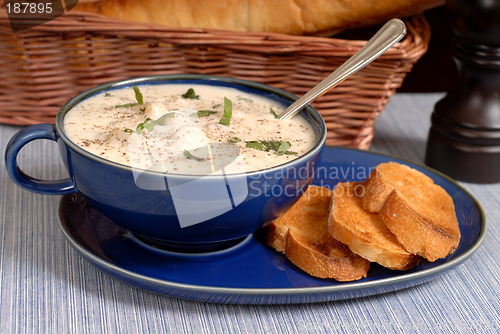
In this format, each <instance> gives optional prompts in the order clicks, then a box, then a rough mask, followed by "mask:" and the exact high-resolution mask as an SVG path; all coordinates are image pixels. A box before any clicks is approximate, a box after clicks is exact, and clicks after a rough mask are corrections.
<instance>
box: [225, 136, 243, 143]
mask: <svg viewBox="0 0 500 334" xmlns="http://www.w3.org/2000/svg"><path fill="white" fill-rule="evenodd" d="M240 141H241V139H240V138H238V137H231V138H229V140H228V141H227V142H228V143H230V144H236V143H239V142H240Z"/></svg>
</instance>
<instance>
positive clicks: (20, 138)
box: [5, 124, 78, 195]
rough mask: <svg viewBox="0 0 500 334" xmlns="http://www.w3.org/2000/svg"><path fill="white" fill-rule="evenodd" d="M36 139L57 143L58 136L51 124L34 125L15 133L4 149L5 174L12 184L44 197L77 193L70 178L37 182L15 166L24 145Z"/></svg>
mask: <svg viewBox="0 0 500 334" xmlns="http://www.w3.org/2000/svg"><path fill="white" fill-rule="evenodd" d="M36 139H50V140H53V141H57V139H58V135H57V133H56V131H55V126H54V125H52V124H36V125H31V126H29V127H27V128H24V129H22V130H21V131H19V132H18V133H16V134H15V135H14V136H13V137H12V138H11V139H10V141H9V144H7V148H6V149H5V166H6V168H7V173H9V176H10V178H11V179H12V181H14V183H16V184H17V185H18V186H20V187H21V188H24V189H26V190H29V191H32V192H35V193H38V194H46V195H64V194H71V193H76V192H78V190H77V188H76V185H75V183H74V181H73V180H71V179H70V178H66V179H62V180H54V181H52V180H39V179H35V178H33V177H31V176H29V175H27V174H26V173H24V172H23V171H22V170H21V168H19V166H18V165H17V155H18V154H19V151H20V150H21V149H22V148H23V147H24V145H26V144H28V143H29V142H31V141H33V140H36Z"/></svg>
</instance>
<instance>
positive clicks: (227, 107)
mask: <svg viewBox="0 0 500 334" xmlns="http://www.w3.org/2000/svg"><path fill="white" fill-rule="evenodd" d="M232 116H233V102H231V100H230V99H228V98H227V97H224V115H222V118H221V120H220V122H219V124H222V125H226V126H229V123H230V121H231V117H232Z"/></svg>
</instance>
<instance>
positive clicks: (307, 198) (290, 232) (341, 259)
mask: <svg viewBox="0 0 500 334" xmlns="http://www.w3.org/2000/svg"><path fill="white" fill-rule="evenodd" d="M332 195H333V191H330V190H328V189H327V188H325V187H318V186H309V188H308V189H307V191H306V192H305V193H304V195H302V197H301V198H300V199H299V200H298V202H297V203H296V204H295V205H294V206H293V207H292V208H291V209H290V210H289V211H288V212H286V213H285V214H284V215H283V216H281V217H280V218H278V219H276V220H275V221H274V222H273V223H272V224H270V225H268V226H267V227H265V231H264V232H265V235H266V241H267V244H268V245H269V246H271V247H273V248H275V249H276V250H277V251H279V252H282V253H284V254H285V255H286V256H287V258H288V259H289V260H290V261H291V262H293V263H294V264H295V265H296V266H298V267H299V268H301V269H302V270H304V271H305V272H307V273H308V274H310V275H312V276H316V277H320V278H334V279H336V280H337V281H341V282H346V281H354V280H358V279H360V278H363V277H366V274H367V272H368V270H369V269H370V262H369V261H368V260H366V259H364V258H362V257H360V256H359V255H356V254H354V253H353V252H352V251H351V250H350V249H349V247H347V246H346V245H344V244H342V243H341V242H339V241H338V240H336V239H334V238H333V237H332V236H331V235H330V233H329V229H328V216H329V211H330V203H331V199H332Z"/></svg>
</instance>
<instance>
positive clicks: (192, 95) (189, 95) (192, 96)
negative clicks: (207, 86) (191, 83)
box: [182, 88, 200, 100]
mask: <svg viewBox="0 0 500 334" xmlns="http://www.w3.org/2000/svg"><path fill="white" fill-rule="evenodd" d="M182 97H183V98H185V99H191V100H198V99H199V98H200V96H199V95H196V93H195V92H194V89H193V88H189V89H188V90H187V92H186V93H184V94H182Z"/></svg>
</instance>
